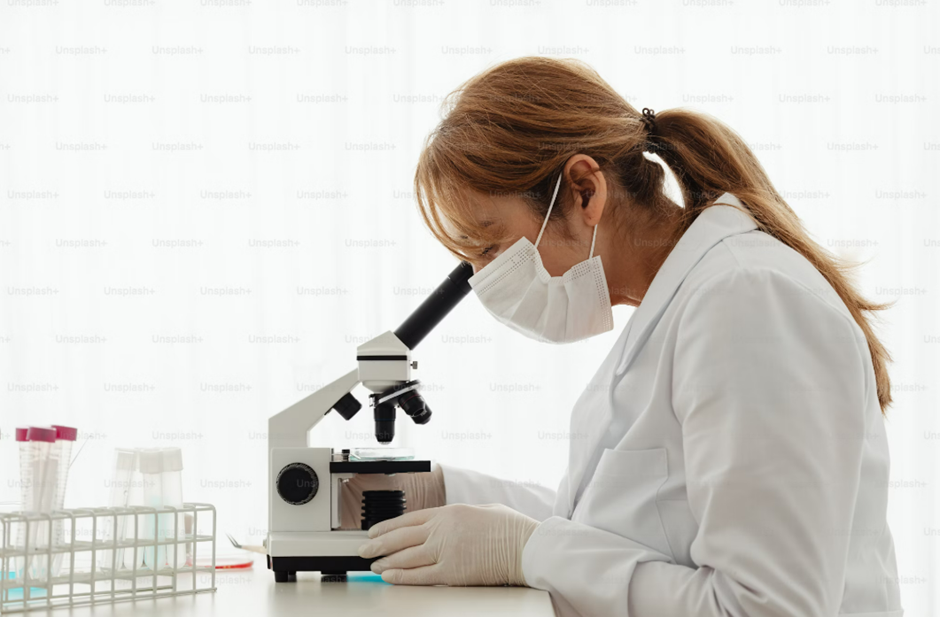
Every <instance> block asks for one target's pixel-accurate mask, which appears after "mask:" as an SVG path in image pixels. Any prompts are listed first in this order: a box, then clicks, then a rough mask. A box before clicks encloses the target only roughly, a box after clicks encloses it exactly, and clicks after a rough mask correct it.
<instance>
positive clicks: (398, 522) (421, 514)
mask: <svg viewBox="0 0 940 617" xmlns="http://www.w3.org/2000/svg"><path fill="white" fill-rule="evenodd" d="M437 511H438V509H437V508H428V509H426V510H415V511H414V512H406V513H404V514H402V515H401V516H396V517H395V518H390V519H388V520H386V521H382V522H381V523H378V524H377V525H373V526H372V527H370V528H369V537H370V538H377V537H379V536H381V535H383V534H386V533H388V532H390V531H393V530H395V529H399V528H401V527H409V526H412V525H423V524H424V523H426V522H427V521H428V520H430V519H431V518H433V517H434V515H436V514H437Z"/></svg>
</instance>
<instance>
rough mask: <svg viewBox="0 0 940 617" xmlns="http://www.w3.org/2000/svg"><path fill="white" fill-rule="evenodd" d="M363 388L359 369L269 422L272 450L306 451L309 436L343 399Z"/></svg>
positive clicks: (302, 400) (273, 417)
mask: <svg viewBox="0 0 940 617" xmlns="http://www.w3.org/2000/svg"><path fill="white" fill-rule="evenodd" d="M357 385H359V369H358V368H355V369H353V370H351V371H349V372H348V373H346V374H345V375H343V376H342V377H340V378H339V379H337V380H336V381H334V382H332V383H330V384H327V385H325V386H323V387H322V388H320V389H319V390H317V391H316V392H314V393H313V394H311V395H310V396H308V397H305V398H303V399H301V400H299V401H298V402H296V403H294V404H293V405H291V406H290V407H288V408H287V409H285V410H284V411H282V412H280V413H279V414H276V415H274V416H271V418H270V419H268V444H269V445H268V447H269V448H305V447H306V446H307V433H308V432H309V431H310V429H312V428H313V427H314V426H316V424H317V423H318V422H319V421H320V420H321V419H323V416H325V415H326V414H327V412H328V411H330V409H332V408H333V406H334V405H336V402H337V401H339V400H340V399H341V398H343V396H345V395H346V394H349V393H350V392H351V391H352V389H353V388H355V387H356V386H357Z"/></svg>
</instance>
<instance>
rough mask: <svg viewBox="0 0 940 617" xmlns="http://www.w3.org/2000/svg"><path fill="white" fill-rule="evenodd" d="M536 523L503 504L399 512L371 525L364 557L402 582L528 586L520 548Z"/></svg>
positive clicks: (388, 580)
mask: <svg viewBox="0 0 940 617" xmlns="http://www.w3.org/2000/svg"><path fill="white" fill-rule="evenodd" d="M538 525H539V523H538V521H537V520H535V519H533V518H529V517H528V516H526V515H524V514H520V513H519V512H516V511H515V510H513V509H512V508H509V507H507V506H504V505H502V504H494V505H487V506H470V505H465V504H452V505H449V506H443V507H440V508H430V509H427V510H419V511H418V512H411V513H407V514H403V515H401V516H399V517H396V518H392V519H388V520H387V521H382V522H381V523H379V524H377V525H375V526H373V527H372V528H371V529H369V537H370V538H373V539H371V540H369V541H368V542H366V543H364V544H363V545H362V546H360V547H359V556H360V557H364V558H372V557H377V556H379V555H385V557H383V558H382V559H379V560H378V561H375V562H373V564H372V571H373V572H375V573H377V574H381V575H382V580H383V581H385V582H386V583H396V584H400V585H452V586H463V585H487V586H494V585H523V586H524V585H526V581H525V577H524V576H523V574H522V549H523V548H524V547H525V543H526V542H527V541H528V540H529V536H531V535H532V532H533V531H535V528H536V527H538Z"/></svg>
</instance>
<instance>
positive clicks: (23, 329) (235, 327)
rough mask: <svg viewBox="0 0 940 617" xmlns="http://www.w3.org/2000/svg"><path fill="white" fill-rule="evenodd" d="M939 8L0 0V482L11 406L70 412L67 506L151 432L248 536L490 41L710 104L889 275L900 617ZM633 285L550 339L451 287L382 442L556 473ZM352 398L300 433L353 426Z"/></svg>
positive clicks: (395, 260) (936, 516)
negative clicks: (391, 433) (591, 320)
mask: <svg viewBox="0 0 940 617" xmlns="http://www.w3.org/2000/svg"><path fill="white" fill-rule="evenodd" d="M938 22H940V10H938V5H937V3H936V2H934V1H930V2H881V1H874V0H864V1H860V2H849V1H848V0H843V1H835V2H830V1H824V2H818V3H811V2H803V3H786V2H765V1H761V2H748V3H743V2H695V3H691V2H690V3H686V2H672V1H671V2H657V3H652V2H631V1H624V2H593V1H591V2H587V3H585V2H579V3H570V4H562V3H548V2H538V1H533V2H529V3H521V4H520V3H516V4H513V3H509V2H507V3H500V2H489V3H488V2H456V1H454V0H445V1H444V2H438V3H430V4H428V5H420V6H415V5H410V4H401V3H399V4H395V3H371V2H340V3H336V4H335V5H324V4H322V3H321V4H317V3H314V2H303V1H300V2H297V1H294V2H289V1H287V0H275V1H273V2H251V3H247V2H246V3H244V4H241V3H235V4H231V3H224V4H223V3H219V2H199V1H196V0H192V1H188V2H169V1H161V0H156V1H144V2H140V3H136V2H134V3H123V2H112V1H110V0H105V1H101V0H99V1H97V2H88V1H84V2H82V1H80V2H55V1H53V2H50V3H48V4H42V3H39V2H34V1H32V0H30V1H29V2H27V1H24V0H3V3H2V5H0V432H2V439H0V466H2V467H0V476H2V481H3V483H2V484H0V501H9V500H12V499H15V498H16V497H17V495H18V489H17V488H16V483H15V480H16V478H17V470H16V461H15V448H14V445H13V442H12V429H13V428H14V427H15V426H17V425H22V424H29V423H32V424H40V423H62V424H70V425H75V426H77V427H79V429H80V431H81V433H80V440H79V444H78V446H79V447H81V448H82V449H81V453H80V454H79V455H78V458H77V459H76V461H75V463H74V465H73V467H72V473H71V478H70V486H69V494H68V499H67V503H66V505H67V506H85V505H103V504H105V503H106V501H107V497H108V490H107V486H106V485H107V481H108V480H109V479H110V471H109V469H110V466H111V455H112V452H113V449H114V448H115V447H117V446H155V445H156V446H169V445H180V446H182V447H183V449H184V462H185V466H186V469H185V471H184V482H185V484H184V496H185V497H186V498H187V499H189V500H198V501H208V502H211V503H213V504H215V505H216V506H217V507H218V509H219V511H220V531H229V532H231V533H233V534H234V535H236V536H237V537H239V538H240V539H242V538H243V541H249V540H254V541H259V540H260V539H261V537H262V536H263V534H264V530H265V525H266V515H265V502H266V487H265V484H264V476H263V474H264V470H265V439H264V431H265V429H266V419H267V417H268V416H269V415H271V414H273V413H275V412H277V411H279V410H280V409H282V408H284V407H286V406H288V405H290V404H292V403H293V402H295V401H296V400H298V399H299V398H300V397H302V396H304V395H305V394H308V393H310V392H312V391H314V390H316V389H317V388H318V387H319V386H321V385H322V384H324V383H327V382H329V381H332V380H333V379H335V378H336V377H338V376H340V375H342V374H344V373H346V372H347V371H348V370H350V369H351V368H353V367H354V353H355V346H356V345H358V344H359V343H361V342H363V341H365V340H367V339H369V338H371V337H372V336H375V335H377V334H379V333H381V332H383V331H385V330H388V329H394V328H395V327H397V325H398V324H399V323H400V322H401V320H402V319H403V318H404V317H405V316H407V315H408V313H409V312H410V311H411V310H412V309H413V308H414V307H415V306H416V305H417V304H418V303H419V302H420V300H422V299H423V297H424V295H425V294H426V293H427V292H428V291H430V290H431V289H432V288H433V287H435V286H436V285H437V284H438V283H439V282H440V280H442V279H443V277H444V275H445V274H446V273H447V272H449V271H450V270H451V268H452V267H453V266H454V265H455V261H454V260H453V258H452V257H451V256H450V255H449V254H448V253H447V252H446V251H445V250H444V249H443V248H442V247H441V246H439V245H438V244H437V243H436V242H435V240H434V239H433V238H432V237H431V235H430V234H429V233H428V232H427V230H426V229H425V228H424V227H423V226H422V223H421V221H420V218H419V216H418V215H417V212H416V210H415V207H414V200H413V195H412V184H411V183H412V177H413V173H414V165H415V161H416V159H417V156H418V153H419V151H420V148H421V145H422V142H423V140H424V138H425V136H426V135H427V133H428V132H429V131H430V130H431V129H432V128H433V126H434V125H435V123H436V122H437V119H438V117H439V116H438V106H439V103H440V102H441V100H442V98H443V97H444V96H445V95H446V94H447V93H448V92H450V91H451V90H452V89H454V88H455V87H456V86H457V85H459V84H460V83H461V82H462V81H464V80H465V79H467V78H469V77H471V76H473V75H474V74H476V73H478V72H479V71H480V70H482V69H484V68H485V67H488V66H490V65H492V64H495V63H497V62H499V61H501V60H506V59H509V58H513V57H517V56H521V55H530V54H533V55H535V54H538V55H559V56H567V57H578V58H581V59H584V60H586V61H587V62H589V63H590V64H591V65H592V66H593V67H594V68H596V69H597V70H598V71H599V72H600V74H601V75H602V76H603V77H604V78H605V79H606V80H607V81H608V82H609V83H610V84H612V85H613V86H614V87H615V88H616V89H617V90H618V91H619V92H620V93H621V94H623V95H624V96H625V97H626V98H627V99H628V100H629V101H630V102H631V103H632V104H633V105H634V106H635V107H636V108H637V109H638V110H639V109H642V108H643V107H651V108H653V109H655V110H657V111H659V110H662V109H666V108H670V107H678V106H687V107H691V108H694V109H700V110H704V111H707V112H709V113H711V114H714V115H715V116H717V117H719V118H720V119H722V120H723V121H725V122H727V123H728V124H730V125H731V126H732V127H733V128H735V129H736V130H737V131H738V132H740V133H741V134H742V135H743V136H744V137H745V138H746V139H747V141H748V142H749V143H750V144H751V146H752V148H753V149H754V150H755V152H757V154H758V155H759V157H760V158H761V161H762V162H763V164H764V165H765V167H766V169H767V171H768V173H769V174H770V176H771V178H772V179H773V181H774V183H775V184H776V186H777V187H778V189H779V190H780V191H781V192H782V193H783V194H784V196H785V197H786V198H787V199H788V201H789V203H790V204H791V205H792V207H793V208H794V209H795V210H796V211H797V212H798V214H799V215H800V216H801V217H802V218H803V220H804V222H805V224H806V226H807V228H808V229H809V230H810V232H811V233H812V234H813V235H814V236H815V237H816V238H817V239H818V241H819V242H820V243H821V244H823V245H824V246H826V247H827V248H829V249H830V250H832V251H834V252H837V253H839V254H843V255H848V256H850V257H853V258H856V259H860V260H868V263H867V265H865V266H864V268H862V269H861V270H859V271H858V281H859V284H860V285H861V286H862V287H863V289H864V291H865V293H866V294H867V295H868V296H869V297H871V298H873V299H875V300H878V301H889V300H896V301H897V303H896V305H895V307H894V308H893V309H891V310H890V311H889V312H887V313H886V314H885V316H884V321H883V324H882V328H881V333H882V336H883V338H884V341H885V342H886V344H887V346H888V348H889V349H890V351H891V353H892V354H893V356H894V358H895V362H894V364H893V365H892V367H891V375H892V379H893V383H894V387H895V391H894V398H895V404H894V406H893V407H892V408H891V409H890V411H889V416H888V420H887V426H888V431H889V436H890V440H891V455H892V487H891V501H890V504H891V505H890V523H891V526H892V529H893V533H894V536H895V541H896V545H897V550H898V561H899V570H900V576H901V588H902V590H903V600H904V605H905V608H906V609H907V611H908V613H907V614H909V615H927V614H932V613H935V612H936V606H937V604H938V601H940V585H937V579H938V576H940V573H938V570H937V568H938V566H937V563H938V560H940V493H938V491H937V490H936V484H937V482H938V480H940V474H938V459H940V457H938V444H940V422H938V420H937V418H936V414H935V411H936V408H937V402H938V395H937V391H938V383H940V382H938V372H940V371H938V368H940V325H938V320H937V315H938V309H940V306H938V300H937V298H938V292H940V279H938V266H940V215H938V202H937V192H938V190H940V187H938V184H937V172H938V169H940V165H938V161H940V123H938V120H937V111H938V106H937V101H938V100H940V89H938V83H937V75H938V74H940V36H938V35H940V28H938ZM631 311H632V309H625V308H622V307H621V308H618V309H616V310H615V318H616V327H615V329H614V331H613V332H610V333H607V334H605V335H603V336H599V337H596V338H595V339H592V340H590V341H588V342H585V343H580V344H575V345H570V346H562V347H556V346H546V345H540V344H537V343H534V342H531V341H529V340H527V339H524V338H522V337H521V336H519V335H517V334H515V333H513V332H512V331H510V330H509V329H507V328H505V327H503V326H501V325H499V324H498V323H496V322H495V321H494V320H492V318H490V317H489V316H488V315H487V314H486V313H485V311H484V310H483V309H482V308H481V306H480V305H479V303H478V302H477V301H476V299H475V298H473V297H470V298H468V299H467V300H466V301H465V302H463V303H462V304H461V305H460V306H459V307H458V308H457V309H456V310H455V311H454V312H453V313H452V314H451V315H450V316H449V317H448V318H447V320H446V321H445V322H444V323H443V324H442V325H441V326H440V327H439V328H438V329H437V330H436V331H435V332H433V333H432V335H431V336H429V338H428V339H427V340H426V341H425V342H424V343H423V344H422V345H421V346H420V347H419V348H418V349H417V352H416V354H415V357H416V358H418V359H419V361H420V370H419V371H418V372H417V373H416V375H417V376H418V377H420V378H421V379H422V380H423V381H424V382H425V384H426V391H427V392H426V395H427V399H428V401H429V403H430V405H431V406H432V408H433V410H434V417H433V419H432V421H431V423H430V424H428V425H426V426H423V427H415V426H413V425H411V424H410V422H408V421H399V423H398V430H399V434H400V437H399V440H398V443H400V444H401V445H407V446H412V447H414V448H415V449H416V450H417V452H418V454H419V455H420V456H421V457H424V458H432V459H437V460H440V461H443V462H449V463H452V464H456V465H461V466H467V467H472V468H475V469H478V470H480V471H484V472H488V473H491V474H495V475H499V476H501V477H504V478H507V479H512V480H515V481H521V482H538V483H542V484H547V485H549V486H552V487H554V486H555V485H556V483H557V482H558V480H559V478H560V475H561V473H562V471H563V469H564V467H565V465H566V449H567V434H568V431H569V427H568V414H569V411H570V408H571V406H572V404H573V403H574V401H575V400H576V399H577V397H578V395H579V394H580V390H581V388H582V387H583V385H584V384H585V383H586V382H587V380H588V379H589V378H590V376H591V375H592V374H593V372H594V370H595V368H596V367H597V366H598V365H599V364H600V362H601V361H602V359H603V357H604V355H605V354H606V353H607V351H608V349H609V347H610V346H611V345H612V344H613V342H614V340H615V339H616V338H617V336H618V334H619V332H620V330H621V329H622V328H623V326H624V325H625V324H626V321H627V320H628V318H629V316H630V313H631ZM358 394H359V395H360V397H359V398H360V399H361V400H364V398H365V397H364V393H363V392H362V391H361V390H360V391H358ZM370 411H371V410H369V409H368V408H364V410H363V412H362V413H360V415H359V416H357V417H356V418H354V420H353V421H352V422H350V423H345V422H343V421H342V420H341V418H339V417H338V416H336V415H335V414H331V415H330V416H328V417H327V418H326V420H325V421H324V422H323V424H322V425H321V426H320V427H318V428H317V430H316V431H315V433H314V435H313V438H314V439H315V441H316V443H317V444H318V445H330V446H334V447H349V446H355V445H368V444H370V443H372V440H371V437H370V435H371V430H372V422H371V413H370Z"/></svg>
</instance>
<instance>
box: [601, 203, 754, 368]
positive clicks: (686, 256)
mask: <svg viewBox="0 0 940 617" xmlns="http://www.w3.org/2000/svg"><path fill="white" fill-rule="evenodd" d="M746 211H747V208H746V207H745V206H744V204H742V203H741V200H739V199H738V198H737V197H735V196H734V195H732V194H731V193H724V194H722V195H721V196H720V197H719V198H718V199H716V200H715V201H714V202H713V205H711V206H709V207H707V208H705V209H704V210H703V211H702V212H701V213H700V214H699V215H698V217H696V219H695V220H694V221H693V222H692V224H691V225H690V226H689V228H688V229H687V230H686V231H685V233H684V234H682V237H681V238H679V241H678V242H677V243H676V246H675V247H673V249H672V251H671V252H670V253H669V255H668V256H667V257H666V260H665V261H664V262H663V265H662V266H660V268H659V271H658V272H657V273H656V276H655V277H653V282H652V283H651V284H650V287H649V289H648V290H647V291H646V294H645V295H644V296H643V300H642V301H641V302H640V305H639V306H638V307H637V309H636V311H634V313H633V316H632V317H631V318H630V323H629V334H628V337H627V343H626V345H625V346H624V351H623V355H622V356H621V357H620V362H618V364H617V370H616V374H617V375H618V376H619V375H622V374H623V373H625V372H626V371H627V369H629V368H630V364H632V363H633V360H634V359H635V358H636V356H637V354H638V353H639V351H640V350H641V349H642V348H643V344H644V343H645V342H646V339H647V338H649V335H650V333H651V332H652V330H653V328H655V327H656V324H657V323H659V318H660V317H662V314H663V312H664V311H665V310H666V307H667V306H669V302H671V301H672V298H673V296H674V295H675V293H676V290H677V289H678V288H679V286H680V285H681V284H682V282H683V281H684V280H685V278H686V277H687V276H688V274H689V272H691V271H692V268H694V267H695V265H696V264H697V263H698V262H699V260H701V259H702V257H703V256H704V255H705V253H707V252H708V251H709V250H710V249H711V248H712V247H714V246H715V245H716V244H718V243H719V242H721V241H722V240H724V239H725V238H727V237H729V236H733V235H736V234H741V233H746V232H748V231H752V230H754V229H757V224H756V223H755V222H754V220H753V219H752V218H751V217H750V215H748V214H747V212H746Z"/></svg>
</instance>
